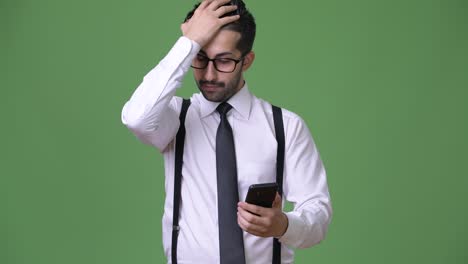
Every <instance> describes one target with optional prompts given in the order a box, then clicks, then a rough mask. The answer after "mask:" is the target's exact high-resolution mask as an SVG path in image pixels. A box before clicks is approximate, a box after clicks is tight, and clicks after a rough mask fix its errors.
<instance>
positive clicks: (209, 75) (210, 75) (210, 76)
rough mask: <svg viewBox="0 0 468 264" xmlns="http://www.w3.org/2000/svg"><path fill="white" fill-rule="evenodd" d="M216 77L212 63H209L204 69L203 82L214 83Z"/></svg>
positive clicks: (216, 72)
mask: <svg viewBox="0 0 468 264" xmlns="http://www.w3.org/2000/svg"><path fill="white" fill-rule="evenodd" d="M217 77H218V71H217V70H216V68H215V67H214V62H213V61H209V62H208V65H207V66H206V69H205V80H207V81H214V80H216V78H217Z"/></svg>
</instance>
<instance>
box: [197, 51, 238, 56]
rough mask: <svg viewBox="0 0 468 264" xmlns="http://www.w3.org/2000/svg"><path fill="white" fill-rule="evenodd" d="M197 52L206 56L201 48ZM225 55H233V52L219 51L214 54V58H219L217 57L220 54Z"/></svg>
mask: <svg viewBox="0 0 468 264" xmlns="http://www.w3.org/2000/svg"><path fill="white" fill-rule="evenodd" d="M199 53H201V54H202V55H204V56H206V52H205V51H203V50H200V52H199ZM225 55H234V53H232V52H228V51H226V52H221V53H218V54H216V55H215V58H219V57H222V56H225ZM206 57H208V56H206Z"/></svg>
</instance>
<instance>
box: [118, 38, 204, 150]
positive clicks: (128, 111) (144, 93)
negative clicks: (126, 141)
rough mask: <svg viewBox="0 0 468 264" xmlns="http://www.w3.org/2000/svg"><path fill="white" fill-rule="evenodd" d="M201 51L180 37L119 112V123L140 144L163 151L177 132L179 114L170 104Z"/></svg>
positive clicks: (191, 42) (194, 44)
mask: <svg viewBox="0 0 468 264" xmlns="http://www.w3.org/2000/svg"><path fill="white" fill-rule="evenodd" d="M199 49H200V47H199V46H198V44H196V43H195V42H193V41H190V40H189V39H188V38H185V37H181V38H180V39H179V40H178V41H177V42H176V44H175V45H174V46H173V48H172V49H171V50H170V52H169V53H168V54H167V55H166V57H164V59H163V60H161V61H160V62H159V64H158V65H157V66H156V67H155V68H154V69H152V70H151V71H150V72H149V73H148V74H147V75H146V76H145V77H144V78H143V82H142V83H141V84H140V85H139V86H138V88H137V89H136V90H135V92H134V93H133V95H132V96H131V98H130V100H129V101H128V102H127V103H126V104H125V106H124V107H123V110H122V123H123V124H125V125H126V126H127V127H128V128H129V129H130V130H131V131H132V132H133V133H134V134H135V135H136V136H137V137H138V138H139V139H140V140H142V141H143V142H144V143H146V144H152V145H155V146H156V147H158V148H159V149H162V148H164V147H165V145H166V144H167V143H169V141H170V140H171V139H172V138H173V136H175V133H176V132H177V129H178V126H179V123H178V110H177V109H176V108H177V106H176V104H175V102H172V103H171V100H172V99H173V97H174V95H175V92H176V90H177V88H178V87H180V86H181V84H182V79H183V77H184V76H185V74H186V73H187V71H188V69H189V68H190V63H191V61H192V58H193V57H194V56H195V55H196V54H197V52H198V51H199Z"/></svg>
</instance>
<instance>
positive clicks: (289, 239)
mask: <svg viewBox="0 0 468 264" xmlns="http://www.w3.org/2000/svg"><path fill="white" fill-rule="evenodd" d="M286 216H287V217H288V228H287V230H286V232H285V233H284V235H283V236H282V237H281V238H280V242H281V243H284V244H285V245H287V246H290V247H293V248H308V247H311V246H314V245H316V244H318V243H320V241H322V240H323V239H324V238H325V235H326V233H327V230H328V225H329V223H330V218H331V208H330V207H329V201H326V200H322V199H319V200H311V201H310V202H308V203H307V204H305V205H303V206H302V207H301V208H295V209H294V210H293V211H292V212H287V213H286Z"/></svg>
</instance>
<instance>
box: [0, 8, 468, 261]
mask: <svg viewBox="0 0 468 264" xmlns="http://www.w3.org/2000/svg"><path fill="white" fill-rule="evenodd" d="M194 3H195V2H194V1H174V0H173V1H157V0H151V1H150V0H134V1H109V0H102V1H91V0H82V1H64V0H41V1H33V0H16V1H14V0H1V1H0V9H1V11H0V30H1V39H0V45H1V47H0V52H1V53H0V61H1V63H0V67H1V68H0V77H1V78H0V87H1V90H0V98H1V99H0V100H1V108H0V118H1V120H0V122H1V130H0V131H1V132H0V133H1V135H0V139H1V152H0V153H1V157H0V162H1V166H0V175H1V177H0V186H1V187H0V193H1V196H0V197H1V200H0V206H1V207H0V214H1V215H0V227H1V229H0V232H1V233H0V263H5V264H20V263H21V264H23V263H28V264H29V263H31V264H42V263H44V264H55V263H59V264H63V263H66V264H68V263H70V264H71V263H80V264H82V263H99V264H104V263H112V264H117V263H163V262H165V257H164V255H163V251H162V243H161V217H162V211H163V198H164V187H163V186H164V183H163V166H162V156H161V155H160V154H159V153H158V152H157V151H156V150H155V149H153V148H151V147H147V146H145V145H143V144H141V143H139V142H138V141H137V140H136V138H135V137H134V136H133V135H132V134H131V133H130V132H129V131H128V130H127V129H126V128H125V127H124V126H123V125H122V124H121V122H120V111H121V108H122V106H123V104H124V103H125V102H126V100H127V99H128V98H129V97H130V95H131V93H132V92H133V90H134V89H135V88H136V87H137V86H138V84H139V83H140V82H141V80H142V78H143V76H144V75H145V74H146V73H147V72H148V71H149V70H150V69H151V68H152V67H154V66H155V65H156V64H157V62H158V61H159V60H160V59H161V58H162V57H163V56H164V55H165V54H166V53H167V51H168V50H169V49H170V48H171V46H172V45H173V43H175V41H176V40H177V38H178V37H179V36H180V30H179V25H180V22H181V20H182V19H183V17H184V16H185V13H186V12H187V11H188V10H189V9H190V8H191V6H192V5H193V4H194ZM247 4H248V6H249V7H250V9H251V11H252V12H253V13H254V15H255V16H256V19H257V24H258V38H257V42H256V44H255V47H254V48H255V51H256V54H257V57H256V61H255V64H254V66H253V67H252V68H251V69H250V71H249V73H248V74H247V80H248V82H249V87H250V88H251V90H252V91H253V92H254V93H255V94H256V95H257V96H259V97H261V98H264V99H266V100H268V101H270V102H272V103H274V104H277V105H281V106H283V107H285V108H287V109H290V110H292V111H294V112H296V113H298V114H299V115H301V116H302V117H303V118H304V119H305V120H306V122H307V124H308V125H309V128H310V129H311V131H312V134H313V135H314V138H315V140H316V143H317V145H318V147H319V150H320V152H321V155H322V158H323V161H324V163H325V165H326V168H327V172H328V181H329V188H330V192H331V196H332V201H333V208H334V215H333V220H332V224H331V226H330V229H329V233H328V236H327V238H326V240H325V241H323V242H322V243H321V244H320V245H318V246H316V247H313V248H310V249H306V250H297V251H296V252H297V258H296V261H297V263H468V250H467V249H468V227H467V223H468V205H467V201H468V192H467V191H466V188H467V187H468V180H467V176H468V169H467V163H468V161H467V157H468V155H467V147H468V139H467V135H468V122H467V119H468V118H467V114H468V104H467V99H468V92H467V88H468V2H467V1H466V0H438V1H437V0H420V1H418V0H413V1H411V0H406V1H403V0H396V1H381V0H374V1H371V0H355V1H345V0H343V1H338V0H327V1H325V0H323V1H260V0H258V1H253V0H248V1H247ZM189 75H191V74H189ZM196 91H197V90H196V88H195V85H194V83H193V80H192V77H191V76H189V77H188V78H187V79H186V81H185V86H184V89H182V90H180V95H183V96H189V95H190V94H191V93H193V92H196Z"/></svg>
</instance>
